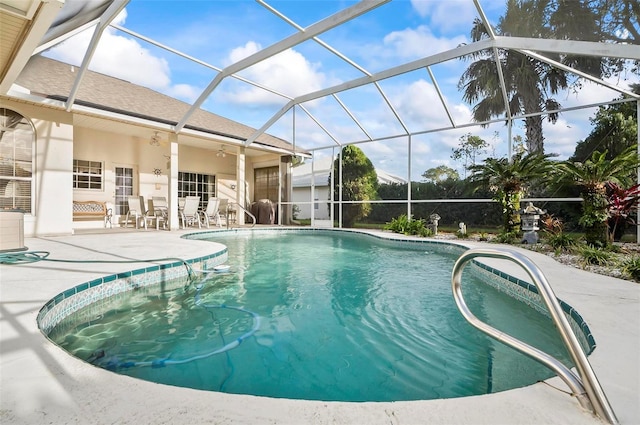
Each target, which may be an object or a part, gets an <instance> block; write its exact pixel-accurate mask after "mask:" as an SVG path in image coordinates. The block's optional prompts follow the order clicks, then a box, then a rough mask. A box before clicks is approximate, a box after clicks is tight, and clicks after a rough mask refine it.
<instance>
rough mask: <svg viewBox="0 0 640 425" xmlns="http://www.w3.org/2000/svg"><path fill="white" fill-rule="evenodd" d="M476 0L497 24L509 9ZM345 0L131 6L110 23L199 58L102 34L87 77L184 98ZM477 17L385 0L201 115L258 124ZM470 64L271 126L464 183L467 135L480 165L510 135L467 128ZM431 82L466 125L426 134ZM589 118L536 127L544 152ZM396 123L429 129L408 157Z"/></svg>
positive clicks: (571, 103)
mask: <svg viewBox="0 0 640 425" xmlns="http://www.w3.org/2000/svg"><path fill="white" fill-rule="evenodd" d="M479 3H480V4H481V6H482V8H483V10H484V13H485V14H486V16H487V17H488V19H489V20H490V21H491V22H492V23H493V24H494V25H495V23H497V21H498V18H499V16H500V15H501V14H502V13H503V11H504V5H505V1H504V0H480V1H479ZM354 4H355V2H353V1H342V0H322V1H314V0H305V1H303V0H286V1H269V2H268V3H263V2H257V1H249V0H236V1H222V0H214V1H202V0H190V1H167V0H131V1H130V3H129V4H128V5H127V6H126V8H125V10H123V12H121V13H120V15H119V16H118V17H117V18H116V19H115V20H114V23H115V24H117V25H120V26H122V27H125V28H127V29H129V30H130V31H133V32H135V33H137V34H140V35H142V36H144V37H147V38H150V39H152V40H155V41H156V42H158V43H161V44H162V45H163V46H167V47H169V48H171V49H173V50H175V51H179V52H180V53H182V54H183V55H186V56H188V57H189V58H196V59H197V60H198V62H196V61H194V60H191V59H188V58H185V57H181V56H179V55H177V54H175V53H172V52H170V51H167V50H164V49H162V48H159V47H157V46H154V45H152V44H150V43H147V42H146V41H145V40H143V39H140V38H136V37H133V36H131V35H129V34H127V33H125V32H122V31H119V30H117V29H116V28H113V27H109V28H108V29H107V30H106V31H105V33H104V35H103V37H102V39H101V42H100V44H99V47H98V49H97V51H96V52H95V54H94V56H93V58H92V61H91V64H90V69H92V70H94V71H97V72H102V73H105V74H109V75H112V76H115V77H118V78H121V79H125V80H127V81H131V82H132V83H135V84H139V85H143V86H146V87H149V88H151V89H153V90H156V91H158V92H161V93H164V94H167V95H169V96H172V97H175V98H178V99H180V100H183V101H185V102H188V103H193V102H194V101H196V100H197V99H198V98H199V96H200V95H201V93H202V92H203V91H204V90H205V88H206V87H207V86H208V85H209V83H210V82H211V80H212V79H213V78H214V77H215V76H216V74H217V73H218V71H219V70H220V69H223V68H225V67H227V66H229V65H231V64H233V63H235V62H237V61H239V60H241V59H243V58H245V57H247V56H250V55H252V54H254V53H256V52H259V51H260V50H262V49H265V48H267V47H269V46H271V45H273V44H275V43H277V42H278V41H280V40H282V39H285V38H286V37H288V36H291V35H293V34H295V33H296V32H297V31H298V30H299V29H300V28H306V27H309V26H310V25H313V24H314V23H317V22H319V21H321V20H322V19H324V18H326V17H328V16H330V15H332V14H334V13H337V12H339V11H341V10H343V9H345V8H347V7H350V6H352V5H354ZM274 10H275V11H277V12H278V13H280V14H281V15H282V16H283V17H284V19H283V18H282V17H280V16H278V15H277V14H276V13H274ZM477 16H478V11H477V10H476V8H475V5H474V2H473V1H472V0H449V1H440V0H412V1H410V0H393V1H392V2H390V3H387V4H384V5H382V6H379V7H377V8H375V9H373V10H372V11H369V12H367V13H365V14H363V15H362V16H360V17H358V18H356V19H354V20H352V21H350V22H348V23H346V24H343V25H340V26H338V27H336V28H334V29H331V30H329V31H327V32H325V33H323V34H320V35H319V36H318V37H317V40H308V41H306V42H303V43H301V44H298V45H296V46H294V47H293V48H290V49H287V50H285V51H283V52H281V53H279V54H277V55H275V56H273V57H271V58H270V59H268V60H266V61H263V62H260V63H257V64H255V65H253V66H251V67H249V68H247V69H244V70H243V71H241V72H239V73H238V75H239V76H240V77H242V78H243V79H246V80H250V81H252V82H254V83H256V84H258V85H259V87H256V86H255V85H251V84H247V83H245V82H244V81H243V80H241V79H235V78H225V79H224V80H223V81H222V83H221V84H220V85H219V86H218V87H216V88H215V90H214V91H213V92H212V93H211V95H210V96H208V97H207V98H206V100H205V101H204V103H203V104H202V108H203V109H206V110H208V111H210V112H213V113H216V114H219V115H222V116H224V117H227V118H230V119H233V120H236V121H238V122H241V123H243V124H246V125H249V126H251V127H253V128H260V127H261V126H262V125H263V124H265V123H266V122H267V121H268V120H269V119H271V118H272V117H273V116H275V114H277V113H278V112H279V111H280V109H281V108H282V107H283V106H284V105H285V104H286V103H287V102H288V101H289V99H290V98H292V97H295V96H299V95H302V94H305V93H309V92H315V91H318V90H321V89H325V88H328V87H333V86H336V85H339V84H342V83H345V82H347V81H351V80H354V79H356V78H360V77H363V76H365V75H366V74H367V73H370V74H375V73H377V72H381V71H384V70H386V69H389V68H391V67H395V66H399V65H402V64H405V63H408V62H411V61H414V60H417V59H421V58H423V57H428V56H431V55H435V54H438V53H439V52H443V51H447V50H450V49H453V48H455V47H456V46H459V45H461V44H465V43H467V44H468V43H470V40H469V31H470V29H471V26H472V23H473V20H474V18H476V17H477ZM292 22H293V24H292ZM90 38H91V31H90V30H89V31H85V32H83V33H80V34H78V35H76V36H74V37H72V38H69V39H67V40H66V41H64V42H63V43H61V44H58V45H57V46H55V47H53V48H52V49H50V50H48V51H47V52H45V55H46V56H49V57H52V58H55V59H58V60H61V61H64V62H68V63H72V64H78V65H79V64H80V63H81V62H82V59H83V55H84V51H85V50H86V46H87V45H88V42H89V40H90ZM334 52H339V54H340V55H337V54H335V53H334ZM468 65H469V62H468V61H463V60H460V59H455V60H450V61H445V62H441V63H437V64H434V65H433V66H431V67H430V70H431V73H432V74H433V76H434V79H432V78H431V76H430V75H429V72H428V71H427V70H426V69H424V68H421V69H418V70H416V71H413V72H409V73H406V74H402V75H399V76H397V77H394V78H388V79H385V80H380V81H379V82H378V84H377V85H374V84H368V85H366V86H362V87H358V88H354V89H351V90H347V91H343V92H340V93H337V94H336V96H335V97H333V96H327V97H323V98H320V99H316V100H312V101H310V102H307V103H305V104H304V105H303V106H304V109H302V108H299V107H298V108H296V109H295V111H288V112H286V113H285V114H284V115H283V116H282V117H281V118H280V119H279V120H278V121H277V122H275V123H274V124H273V125H272V126H271V127H269V128H268V129H267V132H268V133H270V134H272V135H274V136H278V137H282V138H284V139H286V140H289V141H291V142H292V143H294V144H295V145H296V147H297V148H298V149H306V150H312V151H313V153H314V155H315V156H316V157H323V156H326V155H331V154H332V149H320V148H324V147H329V146H337V143H340V144H346V143H350V142H361V141H365V140H368V138H369V137H371V138H374V139H384V140H381V141H376V142H370V143H362V144H358V146H359V147H360V148H361V149H362V150H363V151H364V152H365V154H366V155H367V156H368V157H369V159H371V161H372V162H373V164H374V166H375V167H376V168H378V169H381V170H384V171H386V172H387V173H390V174H393V175H396V176H400V177H402V178H405V179H406V178H408V177H409V174H410V177H411V179H412V180H414V181H419V180H421V174H422V173H423V172H424V171H426V170H427V169H429V168H434V167H437V166H439V165H447V166H449V167H452V168H454V169H456V170H458V172H459V173H460V175H461V176H464V174H465V172H464V164H463V163H462V162H460V161H454V160H453V159H452V157H451V155H452V151H453V149H456V148H458V147H459V146H460V142H461V138H462V137H464V136H465V135H467V134H473V135H477V136H480V137H482V138H483V139H484V140H485V141H486V142H487V143H488V144H489V145H490V147H489V148H488V149H487V152H486V154H481V155H480V156H479V158H478V160H480V159H482V157H484V156H488V155H490V156H498V157H499V156H505V155H506V154H507V139H508V134H507V129H506V126H505V124H504V122H498V123H495V124H492V125H490V126H488V127H486V128H483V127H480V126H465V125H466V124H469V123H472V121H473V120H472V119H471V116H472V107H473V105H470V104H468V103H467V102H465V101H464V99H463V98H462V94H461V92H460V91H459V90H458V88H457V86H458V81H459V80H460V77H461V75H462V73H463V72H464V71H465V69H466V67H467V66H468ZM625 79H629V80H628V81H627V80H625ZM434 81H435V82H436V83H437V85H436V84H434ZM613 81H614V82H616V83H620V84H622V85H623V86H625V85H627V84H628V83H630V82H634V81H637V78H635V76H632V77H630V76H629V75H626V74H625V75H622V76H616V77H615V78H614V79H613ZM261 87H267V88H269V90H264V89H262V88H261ZM436 88H439V89H440V91H441V93H442V96H443V98H444V99H445V103H446V105H447V107H448V113H449V114H450V115H451V117H452V119H453V121H454V122H455V123H456V125H458V126H462V127H461V128H455V129H451V130H446V131H438V132H435V131H434V130H436V129H440V128H446V127H450V126H451V124H450V121H449V118H448V115H447V110H446V109H445V108H444V107H443V106H442V102H441V101H440V96H439V95H438V92H437V89H436ZM618 96H619V94H618V93H617V92H615V91H613V90H611V89H608V88H606V87H602V86H599V85H596V84H593V83H589V82H584V83H583V84H582V86H580V87H574V88H572V89H571V90H567V91H565V92H561V93H558V94H557V95H556V96H555V98H556V99H557V100H558V101H559V102H560V103H561V104H562V106H563V107H575V106H579V105H591V104H594V103H597V102H606V101H610V100H613V99H614V98H616V97H618ZM385 97H386V99H385ZM389 104H390V105H391V106H392V107H389ZM345 109H346V110H345ZM596 110H597V109H596V108H594V107H591V108H588V109H581V110H575V111H570V112H564V113H562V114H561V115H560V119H559V120H558V122H557V123H555V124H554V125H552V124H550V123H548V122H546V121H545V124H544V135H545V152H547V153H555V154H557V155H558V158H559V159H565V158H567V157H568V156H570V155H571V154H572V153H573V151H574V149H575V145H576V143H577V142H578V141H580V140H582V139H584V138H585V137H586V136H587V135H588V134H589V132H590V130H591V124H590V123H589V118H590V117H593V115H594V114H595V112H596ZM347 111H348V112H347ZM307 113H309V114H310V116H309V115H308V114H307ZM353 118H355V119H353ZM361 127H362V128H364V130H362V128H361ZM403 127H406V129H407V130H409V132H412V133H415V132H427V131H431V132H428V133H424V134H418V135H414V136H413V137H412V139H411V154H412V155H411V156H412V160H411V163H409V160H408V143H407V137H406V136H404V137H397V136H399V135H403V134H404V133H405V129H404V128H403ZM513 135H514V136H517V135H521V136H523V135H524V126H523V123H522V122H521V121H518V122H516V124H515V126H514V130H513ZM409 166H410V168H411V172H410V173H409Z"/></svg>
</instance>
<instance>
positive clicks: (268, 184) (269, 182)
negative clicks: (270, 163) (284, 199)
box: [253, 166, 280, 202]
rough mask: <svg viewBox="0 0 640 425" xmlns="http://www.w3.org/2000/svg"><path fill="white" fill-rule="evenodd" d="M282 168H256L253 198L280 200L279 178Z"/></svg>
mask: <svg viewBox="0 0 640 425" xmlns="http://www.w3.org/2000/svg"><path fill="white" fill-rule="evenodd" d="M279 175H280V169H279V168H278V167H277V166H276V167H267V168H256V169H255V185H254V189H253V199H255V200H256V201H257V200H259V199H270V200H271V201H272V202H278V201H279V199H278V198H279V196H278V180H279Z"/></svg>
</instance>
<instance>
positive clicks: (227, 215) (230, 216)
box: [218, 198, 236, 225]
mask: <svg viewBox="0 0 640 425" xmlns="http://www.w3.org/2000/svg"><path fill="white" fill-rule="evenodd" d="M218 211H221V212H222V214H220V218H223V219H224V224H225V225H228V224H230V223H235V222H236V209H235V207H234V206H233V205H232V204H230V203H229V200H228V199H226V198H221V199H220V206H219V207H218Z"/></svg>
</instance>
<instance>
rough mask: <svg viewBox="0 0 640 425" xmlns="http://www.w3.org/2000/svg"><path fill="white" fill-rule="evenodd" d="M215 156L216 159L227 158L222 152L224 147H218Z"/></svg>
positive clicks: (225, 153) (224, 152)
mask: <svg viewBox="0 0 640 425" xmlns="http://www.w3.org/2000/svg"><path fill="white" fill-rule="evenodd" d="M216 156H217V157H218V158H224V157H226V156H227V152H226V151H225V150H224V146H220V149H218V153H216Z"/></svg>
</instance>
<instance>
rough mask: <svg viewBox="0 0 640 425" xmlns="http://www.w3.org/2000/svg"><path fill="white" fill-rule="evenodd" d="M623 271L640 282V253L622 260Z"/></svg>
mask: <svg viewBox="0 0 640 425" xmlns="http://www.w3.org/2000/svg"><path fill="white" fill-rule="evenodd" d="M621 267H622V273H624V274H625V275H627V276H629V277H631V279H633V280H635V281H636V282H640V255H634V256H633V257H631V258H627V259H625V260H623V261H622V264H621Z"/></svg>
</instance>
